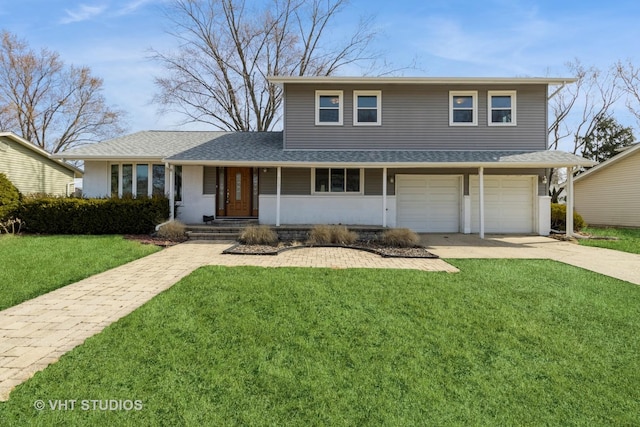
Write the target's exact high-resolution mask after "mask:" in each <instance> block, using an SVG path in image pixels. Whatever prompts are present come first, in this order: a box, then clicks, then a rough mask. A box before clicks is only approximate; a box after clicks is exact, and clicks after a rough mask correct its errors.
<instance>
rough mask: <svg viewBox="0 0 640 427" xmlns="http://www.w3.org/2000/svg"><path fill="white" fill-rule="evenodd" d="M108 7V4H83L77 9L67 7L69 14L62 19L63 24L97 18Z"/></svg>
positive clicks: (66, 10)
mask: <svg viewBox="0 0 640 427" xmlns="http://www.w3.org/2000/svg"><path fill="white" fill-rule="evenodd" d="M106 9H107V7H106V6H104V5H102V6H88V5H86V4H81V5H80V6H79V7H78V8H77V9H76V10H69V9H65V12H66V13H67V16H66V17H64V18H62V19H61V20H60V23H61V24H71V23H73V22H82V21H87V20H89V19H92V18H95V17H96V16H98V15H100V14H102V13H103V12H104V11H105V10H106Z"/></svg>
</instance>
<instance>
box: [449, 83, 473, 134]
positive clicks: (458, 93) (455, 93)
mask: <svg viewBox="0 0 640 427" xmlns="http://www.w3.org/2000/svg"><path fill="white" fill-rule="evenodd" d="M456 96H471V97H472V103H473V105H472V107H471V108H472V114H473V121H471V122H454V121H453V111H454V105H453V98H455V97H456ZM465 109H466V108H465ZM449 126H478V91H477V90H452V91H449Z"/></svg>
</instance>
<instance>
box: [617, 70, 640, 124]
mask: <svg viewBox="0 0 640 427" xmlns="http://www.w3.org/2000/svg"><path fill="white" fill-rule="evenodd" d="M616 70H617V72H618V76H619V77H620V82H621V85H620V86H621V87H622V90H623V91H624V92H625V94H626V95H627V99H626V102H627V108H628V109H629V111H630V112H631V114H633V115H634V116H635V118H636V122H637V124H638V125H639V126H640V68H639V67H636V66H635V65H633V63H631V61H627V62H626V63H623V62H622V61H618V63H617V64H616Z"/></svg>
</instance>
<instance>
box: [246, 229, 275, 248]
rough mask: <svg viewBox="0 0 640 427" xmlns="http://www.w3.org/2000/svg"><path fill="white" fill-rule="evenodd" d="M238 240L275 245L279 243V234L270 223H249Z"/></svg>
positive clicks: (254, 243) (250, 243)
mask: <svg viewBox="0 0 640 427" xmlns="http://www.w3.org/2000/svg"><path fill="white" fill-rule="evenodd" d="M238 240H240V242H241V243H244V244H245V245H275V244H276V243H278V234H277V233H276V232H275V231H273V230H272V229H271V227H269V226H268V225H248V226H246V227H245V228H244V229H243V230H242V232H241V233H240V237H239V239H238Z"/></svg>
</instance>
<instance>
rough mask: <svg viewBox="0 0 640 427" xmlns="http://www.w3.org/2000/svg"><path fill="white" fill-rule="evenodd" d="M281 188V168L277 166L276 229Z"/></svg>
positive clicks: (278, 220) (278, 223) (278, 222)
mask: <svg viewBox="0 0 640 427" xmlns="http://www.w3.org/2000/svg"><path fill="white" fill-rule="evenodd" d="M281 188H282V167H281V166H278V168H277V173H276V227H279V226H280V190H281Z"/></svg>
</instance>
